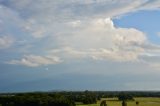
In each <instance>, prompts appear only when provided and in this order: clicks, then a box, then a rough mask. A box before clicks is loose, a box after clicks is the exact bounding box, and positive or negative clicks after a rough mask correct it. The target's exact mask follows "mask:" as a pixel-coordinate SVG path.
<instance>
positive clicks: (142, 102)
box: [77, 97, 160, 106]
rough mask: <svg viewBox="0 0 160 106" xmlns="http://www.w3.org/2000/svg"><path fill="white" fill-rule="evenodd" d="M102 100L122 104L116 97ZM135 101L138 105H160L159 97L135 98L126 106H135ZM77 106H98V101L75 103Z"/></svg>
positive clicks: (108, 104)
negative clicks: (85, 103)
mask: <svg viewBox="0 0 160 106" xmlns="http://www.w3.org/2000/svg"><path fill="white" fill-rule="evenodd" d="M104 100H108V101H107V106H122V105H121V101H118V100H117V99H116V98H108V99H105V98H104ZM136 101H138V102H139V105H138V106H160V98H151V97H148V98H135V101H128V102H127V106H137V105H136V103H135V102H136ZM77 106H100V101H98V102H97V104H90V105H83V104H77Z"/></svg>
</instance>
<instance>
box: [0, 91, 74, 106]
mask: <svg viewBox="0 0 160 106" xmlns="http://www.w3.org/2000/svg"><path fill="white" fill-rule="evenodd" d="M0 104H1V105H2V106H75V103H74V102H73V101H72V100H70V99H68V98H67V97H65V96H63V95H59V94H37V93H36V94H18V95H15V96H1V97H0Z"/></svg>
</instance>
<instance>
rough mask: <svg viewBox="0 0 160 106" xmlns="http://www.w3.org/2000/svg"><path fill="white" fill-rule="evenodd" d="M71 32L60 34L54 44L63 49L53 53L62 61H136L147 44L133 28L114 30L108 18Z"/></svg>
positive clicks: (145, 39) (141, 33)
mask: <svg viewBox="0 0 160 106" xmlns="http://www.w3.org/2000/svg"><path fill="white" fill-rule="evenodd" d="M87 23H88V24H87V25H86V24H81V26H80V28H79V29H77V28H75V29H73V31H72V32H68V33H67V35H66V33H64V34H63V33H61V35H59V36H58V38H57V41H58V42H59V43H60V44H59V45H61V48H62V49H59V50H52V53H55V54H63V55H65V56H64V57H72V58H73V57H75V58H80V57H81V58H92V59H96V60H113V61H137V60H138V57H139V55H140V54H142V53H143V52H144V49H143V48H142V47H141V45H143V44H145V43H147V42H148V41H147V38H146V36H145V34H144V33H143V32H141V31H139V30H137V29H133V28H117V27H115V26H114V23H113V21H112V20H111V19H110V18H106V19H94V20H90V21H89V22H87Z"/></svg>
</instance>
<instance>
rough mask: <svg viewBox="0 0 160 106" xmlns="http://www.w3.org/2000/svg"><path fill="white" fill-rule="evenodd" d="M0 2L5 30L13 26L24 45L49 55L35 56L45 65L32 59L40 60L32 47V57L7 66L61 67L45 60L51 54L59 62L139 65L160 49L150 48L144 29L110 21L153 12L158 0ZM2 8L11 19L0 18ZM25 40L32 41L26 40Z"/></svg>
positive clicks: (2, 0) (155, 46) (3, 0)
mask: <svg viewBox="0 0 160 106" xmlns="http://www.w3.org/2000/svg"><path fill="white" fill-rule="evenodd" d="M37 2H38V3H37ZM0 3H1V4H0V5H1V8H3V9H1V10H3V11H0V15H1V16H4V18H3V19H2V20H1V21H4V23H5V24H3V25H5V26H6V27H5V28H6V30H5V31H10V30H9V29H7V28H8V27H7V26H12V27H15V29H16V28H17V29H19V30H21V31H20V32H21V33H22V34H24V35H25V34H26V35H27V36H26V35H25V36H24V40H25V39H27V40H26V41H27V42H28V43H30V42H29V41H30V40H32V44H30V45H33V46H34V47H35V48H45V50H43V49H42V50H41V49H40V50H41V51H40V52H43V53H44V54H46V52H49V54H47V55H45V56H41V55H40V54H37V55H38V56H40V57H41V59H42V58H43V59H42V60H43V61H44V60H45V62H44V63H41V62H39V61H36V60H37V59H39V58H37V57H36V58H33V57H35V53H33V51H36V50H37V49H32V50H30V54H32V56H25V57H23V56H21V57H22V59H19V60H12V61H10V62H9V63H12V64H21V65H26V66H41V65H45V64H46V65H49V64H55V63H59V62H54V61H48V58H47V60H46V57H48V56H50V55H53V57H54V56H58V57H61V58H62V60H65V59H70V60H72V59H73V58H76V59H77V58H92V59H94V60H112V61H125V62H126V61H137V60H139V57H140V56H141V55H143V54H145V53H146V52H148V51H149V52H150V51H151V48H152V49H153V48H155V49H156V51H157V50H159V49H158V48H159V47H157V46H158V45H154V46H153V44H151V43H150V42H149V41H148V39H147V36H146V35H145V33H143V32H142V31H140V30H138V29H135V28H120V27H115V25H114V22H113V21H112V19H114V18H115V17H118V16H120V15H124V14H126V13H130V12H134V11H138V10H147V9H157V8H158V7H159V0H153V1H150V0H134V1H133V0H125V1H122V0H87V1H86V0H67V1H66V0H61V1H55V0H45V1H44V0H34V1H33V0H1V1H0ZM155 4H156V5H155ZM28 7H30V8H28ZM6 9H7V11H8V12H6V13H7V14H9V15H4V11H5V10H6ZM12 16H13V17H14V18H15V19H16V23H17V24H16V23H11V22H10V23H8V22H7V21H6V20H5V19H7V20H9V19H10V18H6V17H12ZM107 17H108V18H107ZM11 32H12V31H11ZM11 32H8V33H11ZM6 33H7V32H6ZM13 34H14V35H15V38H16V37H19V36H17V35H16V34H15V32H13ZM28 36H29V37H31V38H29V40H28ZM27 42H26V44H27ZM37 42H38V43H37ZM40 43H41V44H40ZM42 43H43V44H42ZM146 45H149V46H146ZM42 46H43V47H42ZM149 47H151V48H149ZM22 48H23V47H22ZM154 51H155V50H154ZM154 51H153V50H152V52H151V53H153V52H154ZM22 55H24V54H22ZM30 58H33V60H34V61H31V60H30ZM31 64H32V65H31Z"/></svg>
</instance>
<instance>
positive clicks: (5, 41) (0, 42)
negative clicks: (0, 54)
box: [0, 36, 14, 49]
mask: <svg viewBox="0 0 160 106" xmlns="http://www.w3.org/2000/svg"><path fill="white" fill-rule="evenodd" d="M13 43H14V39H13V38H12V37H9V36H2V37H0V49H5V48H8V47H10V46H12V44H13Z"/></svg>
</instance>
